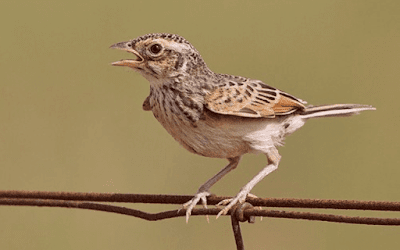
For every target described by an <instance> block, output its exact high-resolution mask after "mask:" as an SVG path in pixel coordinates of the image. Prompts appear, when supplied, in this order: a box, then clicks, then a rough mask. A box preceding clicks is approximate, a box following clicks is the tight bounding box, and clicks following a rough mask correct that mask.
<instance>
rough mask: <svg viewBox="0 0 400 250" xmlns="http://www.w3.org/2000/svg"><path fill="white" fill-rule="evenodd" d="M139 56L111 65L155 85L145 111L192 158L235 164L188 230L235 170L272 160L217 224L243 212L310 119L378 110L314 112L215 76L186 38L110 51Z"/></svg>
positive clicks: (259, 86) (265, 88) (261, 87)
mask: <svg viewBox="0 0 400 250" xmlns="http://www.w3.org/2000/svg"><path fill="white" fill-rule="evenodd" d="M110 48H113V49H119V50H123V51H126V52H129V53H131V54H133V55H134V57H133V58H131V59H121V60H119V61H115V62H113V63H111V64H112V65H113V66H124V67H129V68H131V69H133V70H134V71H136V72H138V73H140V74H141V75H142V76H143V77H144V78H145V79H147V80H148V82H149V83H150V94H149V96H148V97H147V98H146V99H145V101H144V103H143V110H145V111H152V113H153V115H154V117H155V118H156V119H157V120H158V121H159V122H160V123H161V125H162V126H163V127H164V128H165V129H166V130H167V132H168V133H169V134H170V135H171V136H172V137H173V138H174V139H175V140H176V141H177V142H179V143H180V144H181V145H182V146H183V147H184V148H185V149H187V150H188V151H189V152H191V153H194V154H197V155H201V156H204V157H211V158H224V159H227V160H228V164H227V165H226V166H225V167H224V168H223V169H222V170H220V171H219V172H218V173H217V174H215V175H214V176H213V177H211V178H210V179H209V180H207V181H206V182H205V183H204V184H203V185H201V186H200V187H199V189H198V191H197V192H196V194H195V195H194V196H193V198H192V199H191V200H189V201H188V202H186V203H184V204H183V205H182V208H183V209H186V222H188V220H189V217H190V215H191V212H192V210H193V208H194V207H195V206H196V205H197V204H198V203H199V202H201V204H202V205H203V207H205V208H207V196H209V195H210V194H211V193H210V188H211V187H212V186H213V185H214V184H215V183H216V182H218V181H219V180H220V179H221V178H222V177H224V176H225V175H226V174H227V173H229V172H230V171H232V170H233V169H235V168H236V167H237V166H238V164H239V161H240V159H241V157H242V156H243V155H245V154H248V153H255V154H259V153H262V154H265V156H266V158H267V165H266V166H265V167H264V168H263V169H262V170H261V171H260V172H259V173H257V174H256V175H255V176H254V177H253V178H252V179H251V180H250V181H249V182H248V183H247V184H246V185H244V186H243V187H242V188H241V189H240V191H239V192H238V193H237V194H236V196H234V197H233V198H232V199H227V200H223V201H222V202H220V203H219V204H217V205H225V207H224V208H223V209H221V211H220V212H219V213H218V215H217V218H218V217H219V216H221V215H226V214H227V213H228V212H229V211H230V209H232V208H233V207H234V206H236V205H238V204H243V203H244V202H245V200H246V197H247V196H249V195H252V194H251V193H250V192H251V190H252V189H253V187H254V186H255V185H256V184H257V183H259V182H260V181H261V180H262V179H263V178H264V177H265V176H267V175H268V174H270V173H271V172H273V171H274V170H276V169H277V168H278V165H279V162H280V160H281V155H280V154H279V152H278V150H277V147H279V146H282V145H283V143H284V139H285V137H286V136H288V135H290V134H292V133H293V132H294V131H296V130H298V129H299V128H301V127H302V126H303V125H304V123H305V122H306V121H307V120H308V119H312V118H320V117H343V116H351V115H354V114H358V113H360V112H361V111H366V110H375V108H374V107H372V106H371V105H362V104H333V105H319V106H313V105H307V102H306V101H303V100H301V99H299V98H297V97H294V96H293V95H290V94H288V93H286V92H284V91H282V90H279V89H277V88H275V87H272V86H270V85H268V84H266V83H264V82H262V81H261V80H255V79H250V78H246V77H241V76H234V75H229V74H220V73H215V72H213V71H212V70H210V69H209V68H208V66H207V65H206V63H205V61H204V60H203V58H202V56H201V55H200V53H199V52H198V51H197V50H196V48H195V47H194V46H193V45H192V44H191V43H189V42H188V41H187V40H186V39H185V38H183V37H182V36H180V35H176V34H168V33H151V34H146V35H143V36H140V37H137V38H135V39H132V40H128V41H125V42H119V43H115V44H113V45H111V46H110Z"/></svg>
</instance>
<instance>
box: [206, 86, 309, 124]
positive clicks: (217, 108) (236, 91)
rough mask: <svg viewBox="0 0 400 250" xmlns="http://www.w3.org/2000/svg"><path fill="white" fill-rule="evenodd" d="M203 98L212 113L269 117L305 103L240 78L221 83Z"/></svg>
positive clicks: (289, 110)
mask: <svg viewBox="0 0 400 250" xmlns="http://www.w3.org/2000/svg"><path fill="white" fill-rule="evenodd" d="M205 102H206V107H207V108H208V109H209V110H211V111H213V112H215V113H219V114H225V115H236V116H243V117H268V118H274V117H275V116H276V115H287V114H290V113H293V112H295V111H296V110H298V109H304V104H306V102H305V101H303V100H301V99H298V98H296V97H294V96H292V95H289V94H287V93H285V92H283V91H281V90H278V89H276V88H274V87H271V86H268V85H267V84H265V83H263V82H261V81H257V80H251V79H240V78H233V79H227V80H226V81H225V82H222V83H220V84H219V85H218V87H216V88H215V89H214V90H213V91H211V92H210V93H209V94H208V95H206V96H205Z"/></svg>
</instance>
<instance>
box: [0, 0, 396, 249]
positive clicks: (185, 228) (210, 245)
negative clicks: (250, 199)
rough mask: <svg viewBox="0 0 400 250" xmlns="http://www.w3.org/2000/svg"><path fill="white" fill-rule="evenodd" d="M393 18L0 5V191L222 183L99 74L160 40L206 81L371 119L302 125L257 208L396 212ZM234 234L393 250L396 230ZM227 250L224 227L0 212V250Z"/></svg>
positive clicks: (118, 76) (338, 6)
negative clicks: (266, 203) (256, 88)
mask: <svg viewBox="0 0 400 250" xmlns="http://www.w3.org/2000/svg"><path fill="white" fill-rule="evenodd" d="M399 9H400V2H399V1H321V0H318V1H317V0H315V1H273V0H268V1H247V2H244V1H232V0H231V1H172V0H169V1H119V2H112V1H73V0H70V1H7V0H6V1H1V2H0V26H1V42H0V189H1V190H42V191H76V192H78V191H79V192H90V191H92V192H122V193H145V194H147V193H148V194H159V193H162V194H188V195H189V194H194V193H195V192H196V190H197V188H198V187H199V186H200V185H201V184H202V183H203V182H204V181H206V180H207V179H208V178H209V177H211V176H212V175H214V174H215V173H216V172H217V171H219V170H220V169H221V168H222V167H223V166H224V165H225V164H226V163H227V161H226V160H223V159H208V158H204V157H201V156H197V155H193V154H190V153H188V152H187V151H185V150H184V149H183V148H182V147H181V146H180V145H179V144H178V143H176V142H175V141H174V140H173V139H172V137H171V136H169V135H168V134H167V132H166V131H165V130H164V129H163V128H162V127H161V125H160V124H159V123H158V122H157V121H156V120H155V119H154V117H153V115H152V114H151V112H144V111H143V110H142V102H143V100H144V99H145V97H146V96H147V95H148V93H149V84H148V82H147V81H146V80H145V79H144V78H142V77H141V76H140V75H139V74H136V73H134V72H133V71H131V70H129V69H124V68H120V67H112V66H110V62H112V61H116V60H119V59H121V58H129V57H131V55H129V54H127V53H125V52H122V51H117V50H110V49H108V47H109V46H110V45H111V44H113V43H116V42H120V41H126V40H129V39H133V38H136V37H138V36H141V35H144V34H147V33H153V32H169V33H177V34H180V35H182V36H184V37H185V38H186V39H188V40H189V41H190V42H191V43H192V44H193V45H194V46H195V47H196V48H197V49H198V50H199V51H200V52H201V54H202V56H203V58H204V59H205V61H206V62H207V64H208V66H209V67H210V68H211V69H212V70H214V71H216V72H220V73H228V74H236V75H242V76H247V77H251V78H254V79H260V80H263V81H264V82H266V83H268V84H270V85H272V86H275V87H278V88H280V89H282V90H285V91H287V92H289V93H291V94H293V95H295V96H297V97H299V98H301V99H304V100H307V101H308V102H309V103H310V104H331V103H361V104H371V105H374V106H375V107H376V108H377V110H376V111H368V112H363V113H362V114H361V115H359V116H355V117H351V118H326V119H320V120H312V121H309V122H308V123H307V124H306V125H305V126H304V127H303V128H302V129H301V130H300V131H298V132H296V133H295V134H294V135H292V136H290V137H289V138H287V140H286V146H284V147H281V148H280V153H281V154H282V156H283V158H282V161H281V164H280V167H279V169H278V170H277V171H276V172H274V173H272V174H271V175H270V176H268V177H267V178H266V179H264V180H263V181H262V182H261V183H260V184H259V185H257V186H256V187H255V189H254V190H253V193H254V194H256V195H258V196H260V197H293V198H320V199H354V200H387V201H400V183H399V176H400V168H399V163H400V161H399V140H400V133H399V132H398V131H399V130H398V128H399V121H400V119H399V117H400V116H399V111H398V110H399V103H400V100H399V93H400V91H399V90H400V89H399V79H400V15H399ZM265 164H266V158H265V156H263V155H247V156H245V157H244V158H243V160H242V162H241V164H240V165H239V167H238V168H237V169H236V170H235V171H233V172H232V173H231V174H229V175H228V176H226V178H224V179H223V180H222V181H220V182H219V183H218V184H216V186H215V187H214V188H213V189H212V192H214V193H216V194H219V195H234V194H235V193H236V192H237V191H238V190H239V189H240V187H241V186H243V185H244V184H245V183H246V182H247V181H248V180H249V179H250V178H251V177H252V176H253V175H255V174H256V173H257V172H258V171H259V170H260V169H261V168H262V167H264V166H265ZM123 205H125V204H123ZM126 206H130V207H134V208H139V209H143V210H145V211H150V212H157V211H164V210H171V209H176V208H178V207H177V206H171V205H170V206H168V205H165V206H162V205H126ZM320 212H332V211H324V210H320ZM333 213H338V212H335V211H333ZM341 213H342V214H347V215H358V216H394V217H400V214H399V213H383V212H353V211H349V212H346V211H344V212H341ZM242 231H243V236H244V240H245V245H246V247H247V249H377V248H379V249H397V248H398V244H399V238H398V237H399V235H400V228H399V227H384V226H363V225H349V224H337V223H327V222H311V221H299V220H288V219H268V218H266V219H264V220H263V221H262V222H260V221H259V220H257V223H256V224H254V225H249V224H243V226H242ZM234 248H235V243H234V239H233V235H232V231H231V225H230V219H229V217H223V218H220V219H218V220H215V218H214V217H211V218H210V223H209V224H208V223H207V222H206V220H205V218H204V217H191V218H190V221H189V224H185V222H184V218H177V219H170V220H165V221H159V222H147V221H143V220H140V219H136V218H131V217H128V216H123V215H116V214H111V213H103V212H95V211H85V210H76V209H62V208H36V207H0V249H234Z"/></svg>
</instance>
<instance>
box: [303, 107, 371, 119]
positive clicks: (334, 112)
mask: <svg viewBox="0 0 400 250" xmlns="http://www.w3.org/2000/svg"><path fill="white" fill-rule="evenodd" d="M364 110H375V108H374V107H372V106H371V105H362V104H333V105H321V106H308V107H306V108H305V109H304V110H303V111H302V112H301V113H300V115H301V117H302V118H304V119H309V118H317V117H332V116H337V117H343V116H351V115H357V114H359V113H360V112H361V111H364Z"/></svg>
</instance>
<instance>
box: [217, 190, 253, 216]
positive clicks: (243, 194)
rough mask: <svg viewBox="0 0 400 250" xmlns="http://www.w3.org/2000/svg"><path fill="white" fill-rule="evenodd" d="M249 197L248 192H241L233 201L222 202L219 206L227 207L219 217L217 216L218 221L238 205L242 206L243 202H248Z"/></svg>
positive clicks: (220, 212)
mask: <svg viewBox="0 0 400 250" xmlns="http://www.w3.org/2000/svg"><path fill="white" fill-rule="evenodd" d="M247 195H248V192H246V191H242V190H241V191H240V192H239V193H238V194H237V195H236V196H235V198H233V199H226V200H222V201H220V202H219V203H218V204H217V206H221V205H226V204H228V203H229V204H228V205H227V206H225V207H224V208H223V209H222V210H221V211H219V213H218V215H217V219H218V218H219V217H220V216H221V215H226V214H227V213H228V211H229V210H230V209H231V208H232V207H233V206H235V205H236V204H238V203H240V204H242V203H243V202H245V201H246V197H247Z"/></svg>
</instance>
